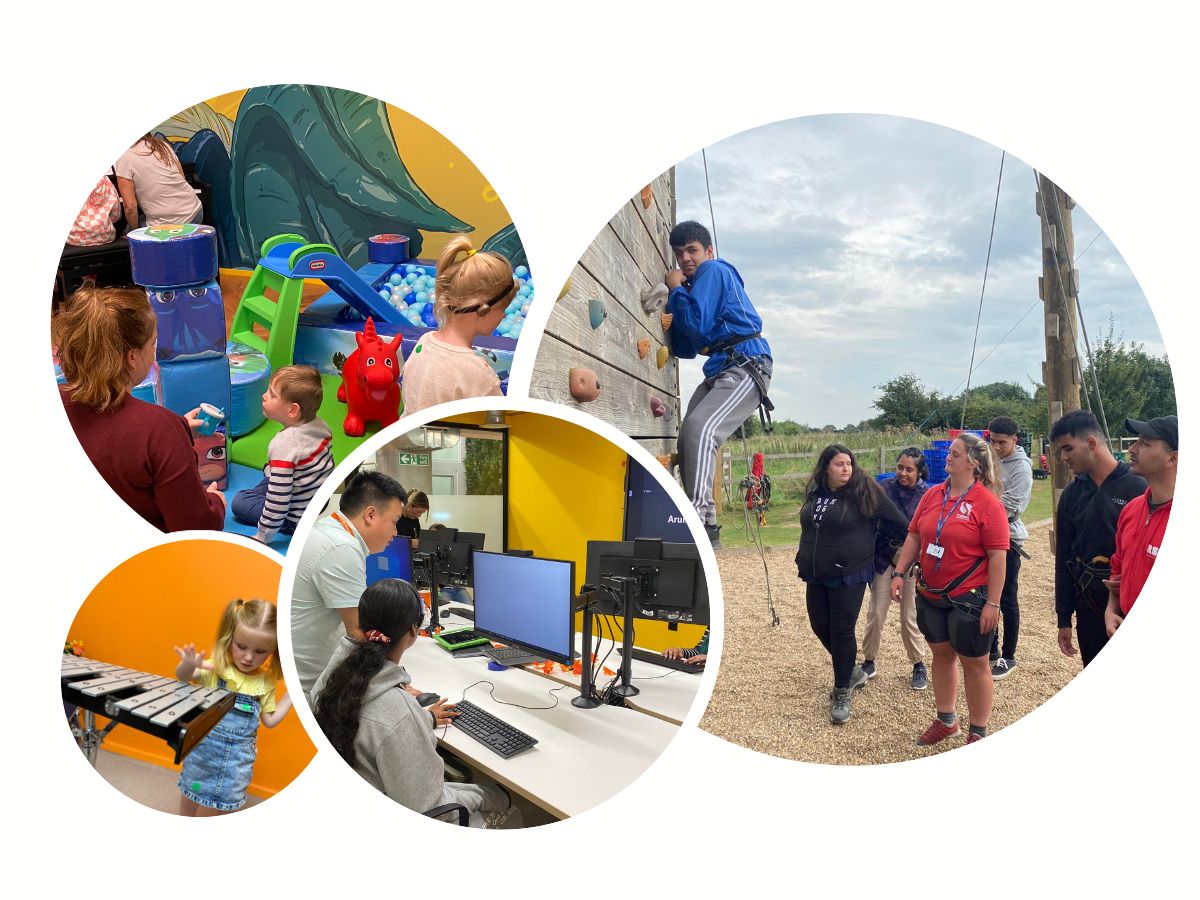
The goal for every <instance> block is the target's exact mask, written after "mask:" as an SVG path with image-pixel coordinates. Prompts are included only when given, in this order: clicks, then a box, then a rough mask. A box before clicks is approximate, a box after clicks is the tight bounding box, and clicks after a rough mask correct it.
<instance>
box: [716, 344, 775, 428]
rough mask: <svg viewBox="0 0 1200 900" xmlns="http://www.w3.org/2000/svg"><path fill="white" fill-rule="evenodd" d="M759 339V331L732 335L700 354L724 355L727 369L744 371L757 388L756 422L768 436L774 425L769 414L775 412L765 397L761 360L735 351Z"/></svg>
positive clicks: (765, 382) (765, 377)
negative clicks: (727, 361)
mask: <svg viewBox="0 0 1200 900" xmlns="http://www.w3.org/2000/svg"><path fill="white" fill-rule="evenodd" d="M761 337H762V332H761V331H756V332H754V334H741V335H734V336H733V337H728V338H725V339H723V340H720V341H717V342H716V343H715V344H710V345H709V346H707V347H703V348H701V350H700V352H701V353H702V354H704V355H705V356H714V355H715V354H717V353H724V354H725V358H726V359H728V360H729V363H730V364H729V366H728V367H727V368H731V369H744V370H745V372H746V374H747V375H749V376H750V380H751V381H753V382H754V386H755V387H757V388H758V421H759V422H761V423H762V427H763V433H764V434H770V433H771V432H772V431H774V430H775V425H774V423H773V422H772V421H771V413H772V412H774V411H775V404H774V403H772V402H771V398H770V397H768V396H767V372H766V370H765V369H764V368H763V362H762V359H763V358H762V357H761V356H747V355H746V354H745V353H742V352H741V351H740V350H738V349H737V348H738V346H739V345H740V344H744V343H746V342H747V341H756V340H758V339H759V338H761Z"/></svg>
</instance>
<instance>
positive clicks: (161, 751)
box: [68, 540, 316, 797]
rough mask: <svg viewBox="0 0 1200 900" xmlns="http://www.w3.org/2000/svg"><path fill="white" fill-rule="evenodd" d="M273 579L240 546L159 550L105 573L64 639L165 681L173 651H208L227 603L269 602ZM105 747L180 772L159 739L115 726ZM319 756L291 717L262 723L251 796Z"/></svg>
mask: <svg viewBox="0 0 1200 900" xmlns="http://www.w3.org/2000/svg"><path fill="white" fill-rule="evenodd" d="M279 574H280V568H279V563H277V562H275V561H274V560H272V559H269V558H267V557H266V556H263V555H262V554H261V553H258V552H256V551H254V550H251V549H249V548H247V547H240V546H237V545H236V544H230V543H226V542H224V541H211V540H192V541H176V542H173V543H169V544H164V545H162V546H159V547H155V548H153V549H151V550H147V551H145V552H144V553H140V554H138V555H137V556H135V557H133V558H132V559H130V560H128V561H126V562H125V563H123V564H122V565H121V566H119V567H118V568H117V569H115V570H114V571H112V572H110V573H109V574H108V576H107V577H105V579H104V580H103V581H102V582H100V584H99V585H97V587H96V589H95V590H93V591H92V593H91V594H89V595H88V598H87V600H86V601H84V604H83V606H82V608H81V609H80V610H79V612H78V614H77V615H76V616H75V621H74V622H73V623H72V624H71V631H70V634H69V635H68V638H70V639H72V640H78V641H83V655H84V656H86V657H88V658H89V659H95V660H98V661H100V662H108V663H114V664H116V665H121V666H126V667H128V668H131V669H137V670H139V671H142V672H150V673H153V674H155V675H168V676H171V675H174V673H175V666H176V665H177V664H178V662H179V657H178V656H177V655H176V653H175V650H174V647H175V646H176V645H179V644H183V643H187V642H192V643H195V644H196V646H197V647H203V648H204V649H205V650H206V651H209V652H211V651H212V647H213V644H214V643H215V640H216V633H217V625H218V623H219V622H220V618H221V612H222V610H223V609H224V608H225V605H226V604H227V603H228V602H229V601H230V600H232V599H234V598H238V597H240V598H242V599H246V600H250V599H254V598H263V599H266V600H270V601H272V602H275V601H276V598H277V597H278V594H279ZM284 690H285V688H284V686H283V685H282V682H281V685H280V688H279V690H278V691H277V694H278V695H280V696H282V694H283V693H284ZM100 721H101V724H105V723H106V722H107V720H105V719H101V720H100ZM104 749H106V750H111V751H113V752H114V753H120V754H123V755H125V756H130V757H133V758H135V759H140V760H144V761H146V762H151V763H155V764H157V765H161V766H164V767H166V768H170V769H174V770H175V771H178V770H179V767H178V766H175V765H172V762H171V761H172V759H173V758H174V752H173V751H172V750H171V749H170V748H169V747H168V746H167V744H166V743H165V742H164V741H161V740H159V739H158V738H155V737H152V736H151V735H148V734H145V733H144V732H141V731H136V730H134V729H133V728H130V727H128V726H126V725H120V726H118V727H117V728H116V729H114V730H113V732H112V734H110V735H109V736H108V738H107V739H106V740H105V741H104ZM315 753H316V748H315V747H313V745H312V742H311V741H310V740H309V739H308V736H307V735H306V734H305V733H304V729H303V727H302V726H301V725H300V720H299V719H298V718H297V717H296V715H295V714H294V713H289V714H288V716H287V718H285V719H284V720H283V721H282V722H281V723H280V724H279V725H277V726H276V727H275V728H267V727H265V726H260V727H259V730H258V760H257V762H256V763H255V765H254V777H253V781H252V782H251V785H250V792H251V793H252V794H254V795H256V796H259V797H270V796H272V795H273V794H275V793H276V792H277V791H279V790H281V789H282V788H284V787H286V786H287V785H288V784H289V783H291V781H292V779H293V778H295V777H296V776H297V775H299V774H300V772H301V771H303V769H304V767H305V766H306V765H308V763H309V760H311V759H312V758H313V755H314V754H315Z"/></svg>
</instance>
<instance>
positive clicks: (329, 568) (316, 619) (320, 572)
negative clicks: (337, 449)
mask: <svg viewBox="0 0 1200 900" xmlns="http://www.w3.org/2000/svg"><path fill="white" fill-rule="evenodd" d="M403 512H404V488H402V487H401V486H400V482H398V481H396V479H394V478H391V477H389V476H387V475H384V474H383V473H382V472H359V473H358V474H357V475H355V476H354V477H353V478H352V479H351V480H350V481H349V482H348V483H347V484H346V489H345V492H344V493H343V494H342V499H341V508H340V509H339V510H338V511H337V512H335V513H332V514H331V515H328V516H326V517H324V518H323V519H320V520H319V521H318V522H317V524H316V525H315V526H313V530H312V532H310V534H309V536H308V540H306V541H305V542H304V547H303V548H302V549H301V551H300V564H299V565H298V566H297V567H296V580H295V582H294V584H293V585H292V656H293V658H294V660H295V663H296V672H297V674H298V675H299V676H300V687H301V689H302V690H303V691H304V696H305V697H306V698H309V699H311V696H310V695H311V692H312V688H313V685H314V684H316V681H317V679H318V678H320V677H321V672H322V671H324V669H325V666H326V665H327V664H328V663H329V658H330V657H331V656H332V655H333V651H334V650H335V649H336V647H337V646H338V641H339V640H340V639H341V637H342V635H346V634H348V635H350V637H352V638H356V639H359V640H361V639H362V630H361V629H360V628H359V627H358V602H359V600H360V599H361V598H362V595H363V591H365V590H366V589H367V555H368V554H371V553H380V552H382V551H383V549H384V548H385V547H387V545H388V542H389V541H390V540H391V539H392V538H394V537H395V536H396V520H397V519H399V518H400V516H401V514H402V513H403Z"/></svg>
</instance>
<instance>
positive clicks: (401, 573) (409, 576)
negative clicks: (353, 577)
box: [367, 534, 413, 585]
mask: <svg viewBox="0 0 1200 900" xmlns="http://www.w3.org/2000/svg"><path fill="white" fill-rule="evenodd" d="M384 578H403V579H404V580H405V581H412V580H413V573H412V541H411V539H410V538H407V537H405V536H403V535H399V534H398V535H396V536H395V537H394V538H392V540H391V542H390V543H389V544H388V545H387V546H386V547H384V548H383V550H382V551H381V552H379V553H373V554H371V555H370V556H368V557H367V584H368V585H371V584H374V583H375V582H377V581H382V580H383V579H384Z"/></svg>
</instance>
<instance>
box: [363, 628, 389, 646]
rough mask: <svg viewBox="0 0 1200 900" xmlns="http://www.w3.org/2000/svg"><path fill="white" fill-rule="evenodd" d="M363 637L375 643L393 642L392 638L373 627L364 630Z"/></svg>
mask: <svg viewBox="0 0 1200 900" xmlns="http://www.w3.org/2000/svg"><path fill="white" fill-rule="evenodd" d="M363 637H365V638H366V639H367V640H368V641H370V642H371V643H373V644H390V643H391V642H392V639H391V638H390V637H388V636H387V635H386V634H384V633H383V632H382V631H380V630H379V629H378V628H372V629H371V630H370V631H364V632H363Z"/></svg>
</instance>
